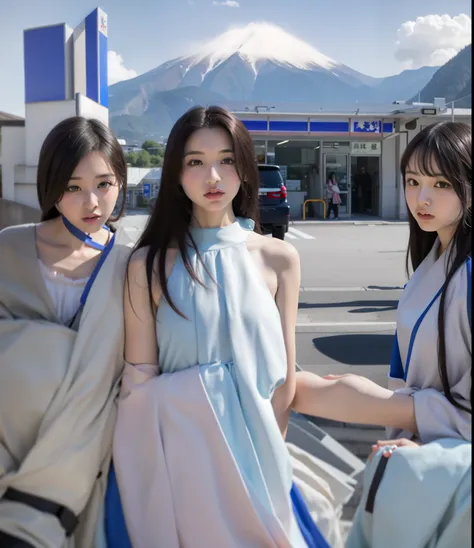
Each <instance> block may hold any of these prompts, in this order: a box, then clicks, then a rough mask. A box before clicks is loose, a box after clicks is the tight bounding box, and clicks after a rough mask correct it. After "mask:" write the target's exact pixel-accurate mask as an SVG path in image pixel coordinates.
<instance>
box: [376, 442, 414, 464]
mask: <svg viewBox="0 0 474 548" xmlns="http://www.w3.org/2000/svg"><path fill="white" fill-rule="evenodd" d="M381 447H384V448H385V450H384V451H383V456H384V457H386V458H387V459H388V458H390V456H391V455H392V453H393V452H394V451H395V450H396V449H397V447H420V444H419V443H416V441H413V440H409V439H407V438H400V439H397V440H378V441H377V443H375V444H374V445H372V453H371V454H370V455H369V461H371V460H372V458H373V457H374V455H375V453H377V451H378V450H379V449H380V448H381Z"/></svg>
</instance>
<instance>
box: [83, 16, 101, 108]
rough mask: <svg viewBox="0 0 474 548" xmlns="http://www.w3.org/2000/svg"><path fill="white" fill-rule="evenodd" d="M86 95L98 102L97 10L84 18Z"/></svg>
mask: <svg viewBox="0 0 474 548" xmlns="http://www.w3.org/2000/svg"><path fill="white" fill-rule="evenodd" d="M86 95H87V97H89V99H92V100H93V101H96V102H97V103H98V102H99V29H98V17H97V10H94V11H93V12H92V13H91V14H90V15H88V16H87V17H86Z"/></svg>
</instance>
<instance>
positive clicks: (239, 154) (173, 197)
mask: <svg viewBox="0 0 474 548" xmlns="http://www.w3.org/2000/svg"><path fill="white" fill-rule="evenodd" d="M203 128H209V129H212V128H220V129H223V130H225V131H226V132H227V133H228V135H229V136H230V138H231V140H232V144H233V150H234V155H235V166H236V169H237V173H238V175H239V177H240V181H241V185H240V188H239V191H238V193H237V195H236V197H235V198H234V200H233V202H232V208H233V211H234V214H235V216H236V217H244V218H248V219H253V220H254V221H255V227H256V231H257V232H258V231H259V226H260V225H259V210H258V191H259V186H260V180H259V174H258V166H257V161H256V158H255V149H254V146H253V142H252V137H251V136H250V134H249V132H248V131H247V129H246V128H245V126H244V124H243V123H242V122H241V121H240V120H239V119H238V118H237V117H236V116H234V115H233V114H232V113H230V112H229V111H228V110H226V109H223V108H221V107H216V106H211V107H206V108H205V107H196V108H193V109H191V110H189V111H188V112H187V113H185V114H184V115H183V116H182V117H181V118H180V119H179V120H178V121H177V122H176V124H175V125H174V127H173V129H172V130H171V133H170V136H169V139H168V143H167V145H166V150H165V156H164V159H163V170H162V174H161V184H160V190H159V193H158V197H157V199H156V204H155V207H154V209H153V212H152V214H151V216H150V218H149V220H148V223H147V225H146V227H145V230H144V232H143V233H142V235H141V237H140V238H139V240H138V242H137V244H136V246H135V250H137V249H140V248H142V247H148V251H147V255H146V274H147V281H148V293H149V298H150V304H151V306H152V309H153V308H154V307H153V297H152V281H153V273H154V265H155V261H156V258H157V256H158V280H159V283H160V286H161V290H162V292H163V297H164V298H165V299H166V301H167V302H168V304H169V305H170V306H171V308H172V309H173V310H174V311H175V312H176V313H177V314H179V315H180V316H182V314H181V312H180V311H179V310H178V309H177V308H176V306H175V305H174V303H173V302H172V299H171V297H170V294H169V291H168V282H167V279H166V254H167V251H168V249H169V248H170V247H171V245H172V244H176V245H177V246H178V249H179V253H180V255H181V258H182V260H183V263H184V265H185V268H186V270H187V271H188V273H189V275H190V276H191V277H192V278H193V279H194V280H196V281H198V282H200V280H198V278H197V276H196V273H195V272H194V270H193V267H192V265H191V263H190V260H189V254H188V245H189V244H191V246H192V247H193V248H194V249H195V250H196V252H197V255H198V257H199V260H200V255H199V252H198V250H197V247H196V244H195V242H194V240H193V238H192V236H191V233H190V230H189V228H190V223H191V217H192V211H193V203H192V201H191V200H190V199H189V198H188V197H187V196H186V194H185V193H184V191H183V188H182V186H181V184H180V180H181V172H182V168H183V158H184V152H185V147H186V143H187V142H188V139H189V138H190V137H191V135H192V134H193V133H194V132H196V131H197V130H199V129H203Z"/></svg>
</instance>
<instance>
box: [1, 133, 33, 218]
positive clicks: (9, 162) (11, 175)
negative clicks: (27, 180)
mask: <svg viewBox="0 0 474 548" xmlns="http://www.w3.org/2000/svg"><path fill="white" fill-rule="evenodd" d="M0 131H1V132H2V165H1V169H2V194H3V198H5V200H11V201H14V202H15V201H17V200H16V197H15V165H17V164H23V163H24V162H25V128H24V127H2V128H0ZM22 203H23V202H22ZM27 205H29V204H27ZM36 207H37V206H36Z"/></svg>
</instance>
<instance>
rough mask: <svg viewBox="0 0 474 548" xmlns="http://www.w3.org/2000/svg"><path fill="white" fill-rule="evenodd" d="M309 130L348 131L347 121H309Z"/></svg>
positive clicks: (319, 131)
mask: <svg viewBox="0 0 474 548" xmlns="http://www.w3.org/2000/svg"><path fill="white" fill-rule="evenodd" d="M309 130H310V131H312V132H314V133H348V131H349V122H310V124H309Z"/></svg>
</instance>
